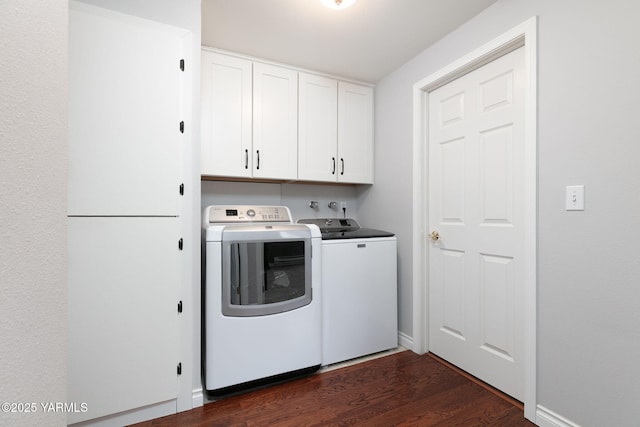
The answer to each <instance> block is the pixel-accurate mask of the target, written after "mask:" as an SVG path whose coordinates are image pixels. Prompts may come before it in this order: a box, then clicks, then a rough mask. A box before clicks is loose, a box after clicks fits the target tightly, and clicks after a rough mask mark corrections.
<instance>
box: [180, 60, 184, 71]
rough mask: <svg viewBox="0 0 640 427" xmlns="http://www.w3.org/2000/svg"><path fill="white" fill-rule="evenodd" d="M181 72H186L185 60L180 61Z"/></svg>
mask: <svg viewBox="0 0 640 427" xmlns="http://www.w3.org/2000/svg"><path fill="white" fill-rule="evenodd" d="M180 70H181V71H184V59H181V60H180Z"/></svg>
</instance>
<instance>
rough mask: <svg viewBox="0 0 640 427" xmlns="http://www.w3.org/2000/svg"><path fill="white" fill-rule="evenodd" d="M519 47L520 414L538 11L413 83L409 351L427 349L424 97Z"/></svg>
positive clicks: (531, 405)
mask: <svg viewBox="0 0 640 427" xmlns="http://www.w3.org/2000/svg"><path fill="white" fill-rule="evenodd" d="M519 47H524V49H525V84H526V87H525V112H524V115H525V117H524V132H525V140H524V144H525V147H524V156H525V167H524V173H525V177H524V187H525V190H524V191H525V194H524V227H525V236H524V272H525V283H524V297H525V303H524V307H525V313H524V317H525V325H524V345H525V349H524V350H525V351H524V354H525V356H524V357H525V360H524V369H525V391H524V396H525V398H524V415H525V417H526V418H527V419H529V420H531V421H534V422H535V417H536V405H537V402H536V308H537V205H538V199H537V194H538V188H537V184H538V175H537V174H538V150H537V144H538V141H537V120H538V119H537V104H538V103H537V93H538V89H537V51H538V48H537V17H535V16H534V17H532V18H529V19H528V20H527V21H525V22H523V23H522V24H520V25H518V26H516V27H515V28H513V29H511V30H509V31H507V32H506V33H504V34H502V35H500V36H498V37H497V38H495V39H493V40H492V41H490V42H488V43H486V44H484V45H482V46H481V47H479V48H477V49H476V50H474V51H473V52H471V53H469V54H468V55H465V56H463V57H462V58H460V59H458V60H457V61H455V62H453V63H451V64H449V65H447V66H445V67H444V68H442V69H440V70H439V71H437V72H435V73H433V74H431V75H429V76H427V77H425V78H424V79H422V80H420V81H418V82H417V83H415V84H414V85H413V170H414V174H413V200H415V201H416V203H414V205H413V213H412V214H413V218H412V221H413V230H414V233H413V241H412V245H413V246H412V247H413V271H412V273H413V351H414V352H415V353H418V354H424V353H426V352H428V351H429V325H428V321H429V317H428V307H429V304H428V303H429V301H428V298H429V280H428V278H429V271H428V264H427V262H426V260H427V259H428V255H429V247H428V245H427V234H428V228H427V227H428V212H429V209H428V207H429V206H428V197H426V195H427V193H428V188H429V187H428V182H427V180H428V151H429V150H428V142H429V141H428V139H429V132H428V118H429V111H428V105H429V103H428V100H429V98H428V97H429V92H430V91H433V90H434V89H437V88H438V87H441V86H443V85H445V84H446V83H449V82H450V81H452V80H455V79H457V78H458V77H461V76H463V75H465V74H467V73H469V72H471V71H473V70H475V69H477V68H480V67H481V66H482V65H484V64H487V63H488V62H491V61H492V60H494V59H496V58H499V57H501V56H503V55H505V54H507V53H509V52H512V51H514V50H515V49H517V48H519Z"/></svg>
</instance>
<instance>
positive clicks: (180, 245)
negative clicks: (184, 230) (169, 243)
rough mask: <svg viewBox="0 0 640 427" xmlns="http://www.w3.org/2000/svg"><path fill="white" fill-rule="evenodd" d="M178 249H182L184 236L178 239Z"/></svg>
mask: <svg viewBox="0 0 640 427" xmlns="http://www.w3.org/2000/svg"><path fill="white" fill-rule="evenodd" d="M178 250H180V251H181V250H182V237H181V238H180V240H178Z"/></svg>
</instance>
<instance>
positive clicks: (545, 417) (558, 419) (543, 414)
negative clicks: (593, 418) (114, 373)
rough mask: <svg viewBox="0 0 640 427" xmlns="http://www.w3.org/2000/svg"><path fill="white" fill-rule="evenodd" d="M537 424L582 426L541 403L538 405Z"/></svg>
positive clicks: (567, 426)
mask: <svg viewBox="0 0 640 427" xmlns="http://www.w3.org/2000/svg"><path fill="white" fill-rule="evenodd" d="M536 424H537V425H539V426H540V427H580V426H579V425H578V424H576V423H574V422H572V421H569V420H568V419H566V418H564V417H563V416H561V415H558V414H556V413H555V412H553V411H551V410H549V409H547V408H545V407H544V406H541V405H538V407H537V411H536Z"/></svg>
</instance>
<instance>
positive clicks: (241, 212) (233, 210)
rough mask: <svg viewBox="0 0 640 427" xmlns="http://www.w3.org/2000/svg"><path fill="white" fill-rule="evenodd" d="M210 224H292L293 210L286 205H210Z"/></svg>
mask: <svg viewBox="0 0 640 427" xmlns="http://www.w3.org/2000/svg"><path fill="white" fill-rule="evenodd" d="M208 222H209V224H215V223H226V224H235V223H247V222H280V223H287V224H290V223H291V222H292V221H291V212H289V208H287V207H286V206H241V205H226V206H221V205H216V206H210V207H209V218H208Z"/></svg>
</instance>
